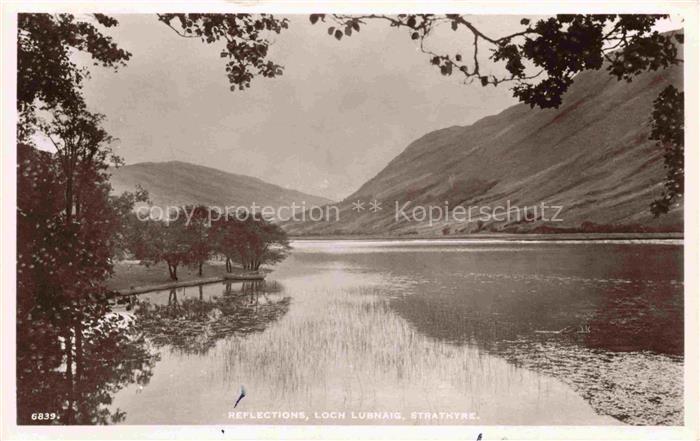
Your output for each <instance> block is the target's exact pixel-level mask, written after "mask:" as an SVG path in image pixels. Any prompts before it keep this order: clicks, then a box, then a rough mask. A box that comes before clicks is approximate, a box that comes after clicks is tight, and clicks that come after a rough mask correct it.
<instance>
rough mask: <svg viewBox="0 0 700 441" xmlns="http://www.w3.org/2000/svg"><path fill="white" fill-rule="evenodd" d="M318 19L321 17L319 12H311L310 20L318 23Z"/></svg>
mask: <svg viewBox="0 0 700 441" xmlns="http://www.w3.org/2000/svg"><path fill="white" fill-rule="evenodd" d="M318 19H319V16H318V14H311V15H310V16H309V21H310V22H311V24H316V22H317V21H318Z"/></svg>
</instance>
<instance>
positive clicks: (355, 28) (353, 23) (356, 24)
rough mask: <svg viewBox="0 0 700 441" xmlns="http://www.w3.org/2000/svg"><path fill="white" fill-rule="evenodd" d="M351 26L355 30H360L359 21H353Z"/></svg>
mask: <svg viewBox="0 0 700 441" xmlns="http://www.w3.org/2000/svg"><path fill="white" fill-rule="evenodd" d="M352 28H353V29H354V30H355V32H360V23H358V22H356V21H353V22H352Z"/></svg>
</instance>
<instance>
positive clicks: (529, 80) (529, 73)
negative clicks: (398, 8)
mask: <svg viewBox="0 0 700 441" xmlns="http://www.w3.org/2000/svg"><path fill="white" fill-rule="evenodd" d="M665 18H668V16H667V15H640V14H626V15H618V14H608V15H602V14H593V15H591V14H586V15H583V14H578V15H572V14H561V15H557V16H555V17H548V18H544V19H540V20H537V21H535V22H534V23H533V22H532V21H531V20H530V19H527V18H523V19H522V20H521V21H520V24H521V26H522V29H520V30H518V31H517V32H514V33H511V34H508V35H503V36H498V37H494V36H489V35H486V34H485V33H484V32H482V31H481V30H479V29H478V27H477V26H476V25H475V24H474V23H473V22H472V20H471V19H470V17H469V16H467V15H458V14H447V15H434V14H408V15H407V14H401V15H398V16H388V15H378V14H369V15H341V14H333V15H326V14H312V15H311V16H310V17H309V19H310V21H311V23H312V24H316V23H326V22H327V23H328V24H329V27H328V35H330V36H332V37H333V38H336V39H337V40H341V39H342V38H343V37H350V36H351V35H352V34H353V33H354V32H355V33H357V32H359V31H360V30H361V26H364V25H365V24H366V23H367V22H369V21H384V22H387V23H388V24H389V25H390V26H392V27H396V28H402V29H405V30H407V32H408V36H409V37H410V38H411V39H412V40H417V41H418V44H419V47H420V50H421V51H422V52H423V53H425V54H427V55H428V56H429V57H430V63H431V64H433V65H435V66H436V67H437V68H438V69H439V70H440V73H441V74H442V75H446V76H450V75H453V74H455V75H461V76H463V77H464V79H465V82H468V83H471V82H473V81H478V82H479V83H480V84H481V85H482V86H489V85H492V86H498V85H500V84H502V83H510V84H512V86H511V90H512V91H513V96H514V97H516V98H518V100H520V101H521V102H523V103H526V104H529V105H530V107H539V108H543V109H545V108H558V107H559V106H560V105H561V103H562V97H563V95H564V93H566V91H567V90H568V89H569V87H570V86H571V84H573V82H574V81H575V76H576V74H578V73H580V72H582V71H585V70H599V69H602V68H605V70H606V71H607V72H608V73H609V74H610V75H612V76H614V77H615V78H617V79H618V80H625V81H632V79H633V78H634V77H635V76H636V75H639V74H641V73H642V72H645V71H655V70H658V69H664V68H667V67H669V66H671V65H675V64H678V63H680V62H682V60H681V59H680V58H679V54H678V46H677V45H678V44H683V34H681V33H666V34H661V33H659V32H657V31H654V30H653V26H654V25H655V24H656V23H657V22H658V21H659V20H662V19H665ZM441 26H449V27H450V28H451V29H452V30H453V31H460V30H464V31H466V32H467V33H468V34H469V35H470V36H471V39H470V43H469V44H467V45H465V50H466V51H468V52H471V56H463V54H461V53H457V54H448V53H438V52H435V51H433V50H431V49H428V46H427V44H426V43H427V40H428V39H429V37H430V35H432V34H434V33H435V31H436V30H437V29H438V28H439V27H441ZM483 45H487V46H488V47H489V49H490V52H491V54H490V56H489V61H490V63H491V64H493V65H496V64H498V63H504V67H505V71H506V73H505V74H500V75H497V74H494V73H491V72H490V71H489V69H485V66H484V65H483V60H480V58H479V54H480V49H481V48H482V46H483ZM682 100H683V94H682V93H680V92H679V91H678V90H677V89H676V88H675V87H673V86H670V88H669V89H668V90H665V91H664V92H662V93H661V94H660V95H659V97H658V99H657V104H656V105H655V110H654V111H653V112H652V133H651V135H650V138H651V139H654V140H657V141H659V143H660V144H663V147H662V148H664V149H665V166H666V168H667V178H666V182H665V186H666V191H665V193H664V195H663V196H662V199H661V200H659V201H655V202H653V203H652V205H651V210H652V212H653V213H654V214H655V215H657V216H658V215H659V214H661V213H666V212H668V210H669V208H670V207H671V206H672V203H673V202H674V201H676V200H677V199H678V198H680V197H682V196H683V187H682V185H679V183H681V182H682V181H683V176H684V170H683V161H682V152H683V137H682V135H681V136H676V135H677V132H678V131H677V130H675V132H676V135H670V137H673V138H674V140H673V141H672V142H671V141H670V140H669V139H668V136H666V135H661V134H660V132H659V130H663V129H658V128H659V127H669V126H670V127H675V128H678V127H680V130H681V132H682V127H683V111H682V109H683V104H682ZM660 101H663V102H665V103H666V104H665V105H661V104H658V103H659V102H660ZM662 117H663V118H664V120H663V121H661V120H660V119H659V118H662ZM660 137H663V139H661V138H660ZM669 146H673V147H669ZM679 155H680V156H679ZM679 159H680V160H679Z"/></svg>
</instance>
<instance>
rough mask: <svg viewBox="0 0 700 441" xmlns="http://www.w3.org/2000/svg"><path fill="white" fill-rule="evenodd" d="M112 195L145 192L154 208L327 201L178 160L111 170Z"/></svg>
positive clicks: (326, 202)
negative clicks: (139, 187) (139, 186)
mask: <svg viewBox="0 0 700 441" xmlns="http://www.w3.org/2000/svg"><path fill="white" fill-rule="evenodd" d="M110 173H111V174H112V176H111V178H110V181H111V184H112V188H113V192H114V193H121V192H124V191H134V190H135V188H136V185H137V184H138V185H141V186H142V187H143V188H145V189H146V190H148V193H149V197H150V200H151V202H153V203H154V204H155V205H158V206H161V207H166V206H182V205H188V204H204V205H208V206H218V207H227V206H237V207H239V206H244V207H249V206H250V205H251V204H252V203H253V202H255V204H257V205H265V206H272V207H279V206H290V205H291V204H292V203H296V204H297V205H302V203H305V204H306V206H307V207H308V206H314V205H325V204H328V203H330V202H331V200H330V199H326V198H322V197H320V196H313V195H310V194H306V193H302V192H300V191H296V190H290V189H286V188H282V187H280V186H278V185H273V184H270V183H268V182H265V181H262V180H260V179H257V178H253V177H250V176H243V175H237V174H233V173H227V172H225V171H221V170H217V169H215V168H210V167H203V166H201V165H195V164H190V163H187V162H180V161H169V162H142V163H138V164H131V165H126V166H123V167H119V168H117V169H112V170H110Z"/></svg>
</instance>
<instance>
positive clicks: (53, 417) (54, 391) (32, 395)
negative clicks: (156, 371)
mask: <svg viewBox="0 0 700 441" xmlns="http://www.w3.org/2000/svg"><path fill="white" fill-rule="evenodd" d="M99 306H100V305H95V307H93V308H87V307H86V308H84V309H83V310H81V312H82V326H79V327H78V326H70V327H67V326H65V325H58V324H56V323H51V322H43V321H41V320H40V319H37V320H35V321H34V323H33V326H31V327H28V328H24V327H18V331H19V332H20V333H21V334H22V335H20V339H19V341H20V342H23V343H24V344H23V345H19V346H18V353H17V413H18V423H19V424H113V423H119V422H122V421H124V420H125V418H126V413H125V412H124V411H123V410H121V409H120V408H118V407H114V406H111V405H112V398H113V395H114V394H115V393H116V392H117V391H119V390H120V389H122V388H123V387H125V386H126V385H129V384H137V385H139V386H140V387H143V386H145V385H147V384H148V382H149V381H150V379H151V376H152V373H153V367H154V366H155V364H156V362H157V361H158V355H157V354H156V352H154V351H153V350H152V348H151V347H150V346H149V345H148V343H147V341H146V339H145V338H144V336H143V334H142V333H140V332H138V331H136V330H132V329H129V326H128V322H129V318H128V317H126V316H123V315H120V314H114V313H107V314H106V315H103V314H102V313H103V312H104V311H105V310H106V309H105V308H103V307H99ZM90 309H93V310H94V311H91V310H90ZM67 333H69V334H70V335H72V339H71V346H72V350H71V351H67V350H66V339H65V338H64V336H65V335H66V334H67ZM29 342H31V343H29ZM27 343H28V344H27ZM66 353H69V354H70V358H69V359H68V360H70V368H68V365H67V359H66V356H65V355H66Z"/></svg>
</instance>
